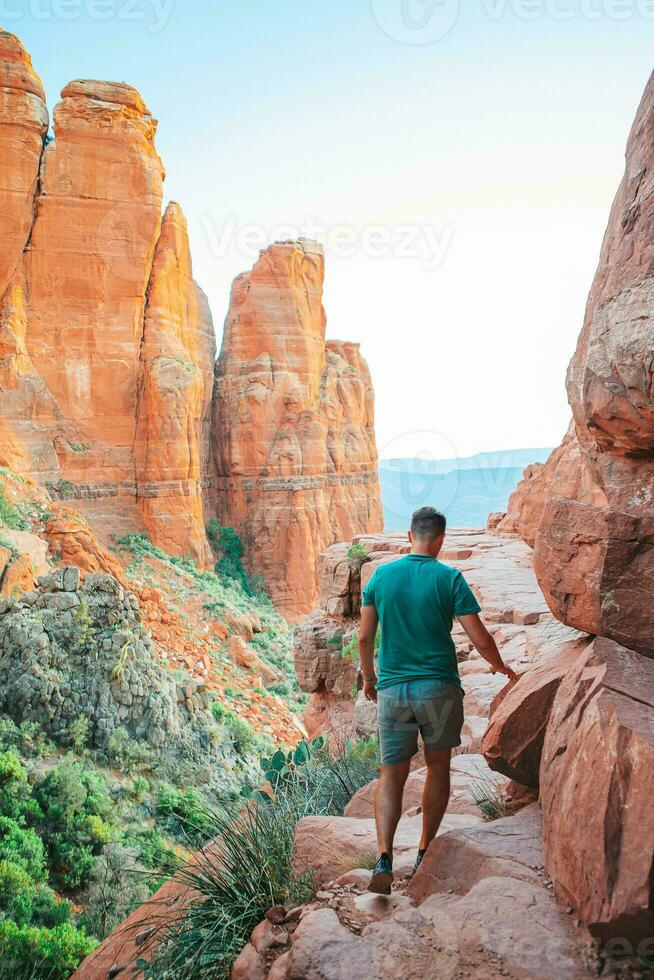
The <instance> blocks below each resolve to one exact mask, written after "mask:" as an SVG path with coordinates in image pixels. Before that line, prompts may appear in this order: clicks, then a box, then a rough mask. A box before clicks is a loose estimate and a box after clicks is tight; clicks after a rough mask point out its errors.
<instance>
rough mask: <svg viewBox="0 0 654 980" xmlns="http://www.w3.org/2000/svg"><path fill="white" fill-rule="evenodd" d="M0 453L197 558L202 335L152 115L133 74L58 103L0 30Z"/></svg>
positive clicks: (202, 310)
mask: <svg viewBox="0 0 654 980" xmlns="http://www.w3.org/2000/svg"><path fill="white" fill-rule="evenodd" d="M0 95H1V99H2V101H1V102H0V126H2V130H3V152H2V160H1V161H0V201H1V202H2V208H1V209H0V210H1V212H2V220H3V221H5V222H6V223H7V229H6V231H4V232H3V235H2V248H1V251H0V389H1V390H2V407H1V414H2V421H1V423H0V437H1V441H2V445H1V447H0V462H1V463H2V464H3V465H7V466H10V467H12V468H14V469H16V470H18V471H19V472H21V473H23V474H27V475H30V476H34V477H36V478H37V479H40V480H41V481H42V482H47V483H48V484H49V485H50V487H51V488H52V490H53V493H55V494H58V495H59V496H62V497H64V498H66V499H71V500H75V501H76V505H77V506H78V508H82V509H84V510H85V511H86V512H87V514H88V515H90V516H92V517H93V518H94V520H95V523H96V525H97V526H98V527H99V529H100V530H101V531H105V532H109V531H116V530H117V531H120V530H137V529H139V528H142V529H144V530H146V531H147V532H148V533H149V534H150V536H151V537H152V539H153V540H154V541H155V542H156V543H158V544H160V545H161V546H162V547H164V548H167V549H168V550H170V551H172V552H174V553H177V554H191V555H192V556H193V557H195V558H197V559H198V560H199V561H200V562H201V563H205V562H206V561H208V559H209V550H208V545H207V541H206V536H205V533H204V518H203V507H202V494H203V491H204V490H205V489H206V485H207V484H208V482H209V467H210V452H209V435H210V403H211V390H212V384H213V382H212V372H213V364H214V360H215V341H214V336H213V328H212V325H211V317H210V314H209V312H208V307H207V304H206V300H205V299H204V296H203V295H202V294H201V292H200V291H199V289H198V287H197V286H196V285H195V283H194V282H193V279H192V272H191V262H190V255H189V248H188V236H187V232H186V226H185V222H184V218H183V215H182V214H181V211H180V209H179V207H178V206H177V205H171V206H170V208H169V209H168V211H167V212H166V216H165V218H164V221H163V225H162V218H161V204H162V197H163V180H164V169H163V165H162V163H161V160H160V159H159V156H158V154H157V151H156V148H155V144H154V137H155V133H156V128H157V123H156V120H155V119H153V117H152V115H151V114H150V112H149V110H148V108H147V106H146V105H145V103H144V101H143V99H142V98H141V96H140V95H139V93H138V92H137V91H136V90H135V89H133V88H131V87H130V86H129V85H124V84H118V83H109V82H100V81H89V80H78V81H74V82H71V83H70V84H69V85H67V86H66V87H65V88H64V89H63V91H62V97H61V102H60V103H59V104H58V105H57V106H56V108H55V111H54V128H55V138H54V140H51V141H50V142H46V141H45V134H46V132H47V126H48V114H47V110H46V108H45V104H44V96H43V90H42V87H41V83H40V81H39V79H38V77H37V76H36V74H35V73H34V71H33V69H32V67H31V63H30V60H29V57H28V56H27V54H26V53H25V51H24V49H23V48H22V46H21V44H20V42H19V41H18V39H17V38H15V37H13V35H9V34H4V33H3V34H2V35H0Z"/></svg>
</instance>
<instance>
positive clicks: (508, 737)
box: [481, 638, 588, 788]
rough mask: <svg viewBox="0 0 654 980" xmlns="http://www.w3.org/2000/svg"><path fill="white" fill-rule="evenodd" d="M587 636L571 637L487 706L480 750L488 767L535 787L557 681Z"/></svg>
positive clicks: (585, 644)
mask: <svg viewBox="0 0 654 980" xmlns="http://www.w3.org/2000/svg"><path fill="white" fill-rule="evenodd" d="M587 644H588V640H587V639H585V638H583V639H579V640H570V641H569V642H568V643H564V644H563V646H562V647H561V649H560V650H559V651H558V652H557V653H555V654H554V655H553V656H551V657H546V658H545V659H544V660H541V661H539V662H538V663H537V664H536V665H535V666H534V667H532V668H531V669H530V670H528V671H526V672H525V673H524V674H523V675H522V676H521V677H520V680H519V681H518V683H517V684H516V685H515V687H513V688H511V689H507V688H504V689H503V690H502V691H501V692H500V693H499V694H498V695H497V697H496V698H495V700H494V701H493V703H492V704H491V707H490V720H489V725H488V728H487V729H486V733H485V735H484V737H483V739H482V742H481V751H482V753H483V754H484V756H485V758H486V761H487V763H488V765H489V766H490V767H491V769H494V770H496V771H497V772H501V773H503V774H504V775H505V776H509V777H510V778H511V779H515V780H516V781H517V782H519V783H521V784H522V785H523V786H531V787H534V788H537V787H538V773H539V768H540V759H541V752H542V749H543V739H544V738H545V730H546V728H547V723H548V720H549V715H550V709H551V707H552V702H553V701H554V697H555V695H556V692H557V690H558V688H559V684H560V683H561V681H562V679H563V678H564V677H565V675H566V673H567V671H568V670H570V668H571V667H572V665H573V664H574V663H575V661H576V660H577V658H578V657H579V654H580V653H581V651H582V650H583V649H584V648H585V647H586V646H587Z"/></svg>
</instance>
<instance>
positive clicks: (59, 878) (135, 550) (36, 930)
mask: <svg viewBox="0 0 654 980" xmlns="http://www.w3.org/2000/svg"><path fill="white" fill-rule="evenodd" d="M19 482H20V481H19V480H18V478H16V477H14V475H13V474H10V473H8V472H6V473H5V472H4V471H3V472H2V473H0V539H1V538H2V531H3V529H5V531H6V533H10V532H13V531H15V530H26V531H28V532H31V533H35V534H38V535H39V536H41V537H44V536H45V526H44V514H45V517H47V516H48V515H47V513H46V511H47V508H48V502H47V494H46V495H44V494H43V493H42V492H40V491H39V493H41V496H43V498H44V499H42V500H41V499H40V500H39V501H38V502H37V501H36V500H34V501H32V500H31V498H30V496H29V495H30V493H32V492H33V491H34V490H35V488H34V487H29V486H27V485H26V486H25V487H24V488H23V487H22V485H19ZM214 532H215V529H214ZM215 533H217V532H215ZM216 541H217V556H216V570H214V571H207V572H205V571H200V570H199V569H198V568H197V566H196V565H195V563H194V562H192V561H191V560H189V559H184V558H173V557H171V556H169V555H167V554H165V553H164V552H163V551H161V549H158V548H155V547H154V546H153V545H152V544H151V543H150V542H149V541H148V540H147V538H145V537H143V536H141V535H130V536H128V537H126V538H123V539H122V540H121V541H120V542H118V543H117V544H116V546H115V550H116V552H117V553H118V554H119V556H120V557H121V560H122V561H123V563H124V565H126V566H127V567H126V578H127V581H128V582H129V584H130V586H131V587H132V588H133V589H134V591H135V592H136V593H137V595H138V597H139V602H140V605H141V609H140V616H141V622H142V623H143V625H144V626H145V628H146V629H148V630H149V629H150V627H151V626H152V633H153V636H154V647H153V656H155V657H160V658H161V659H160V665H161V668H160V669H163V670H164V672H168V673H169V676H171V677H172V678H174V680H175V681H176V683H177V684H178V686H179V687H180V688H181V690H184V689H185V686H187V685H191V688H192V689H193V690H195V686H194V683H195V682H194V681H193V676H194V667H195V664H196V661H198V658H199V657H201V656H202V657H203V659H204V661H205V665H204V667H203V670H204V673H203V675H202V679H203V682H206V683H205V689H208V692H207V693H208V704H209V711H208V712H207V715H206V717H207V718H208V719H209V725H208V726H207V734H208V735H209V737H210V738H211V739H212V740H214V741H213V742H212V745H214V747H215V746H218V747H219V751H221V750H220V746H221V745H222V746H224V749H225V751H224V753H223V754H222V761H221V762H220V765H219V766H218V767H217V769H216V771H214V773H213V777H212V779H211V780H208V779H207V774H206V761H207V758H208V756H207V753H206V752H205V753H204V754H202V753H200V754H199V755H198V758H197V760H196V762H195V763H194V762H193V758H192V757H190V756H189V758H188V759H187V760H186V763H185V764H184V765H183V766H182V765H179V764H178V763H177V762H176V763H175V764H168V759H167V755H166V749H165V747H164V749H163V750H162V751H153V748H152V746H150V745H149V744H148V742H147V739H146V738H144V737H143V736H142V735H139V734H138V733H137V732H135V731H133V730H132V729H131V727H130V726H124V727H120V726H118V727H116V728H115V729H114V730H113V732H112V733H111V735H110V737H109V738H99V737H98V732H97V730H96V729H97V725H96V720H97V719H96V718H95V716H94V715H93V714H92V713H89V712H90V711H91V709H90V708H89V711H84V710H83V709H84V707H85V706H84V705H82V709H81V710H80V712H79V714H78V715H76V716H75V717H71V718H70V719H69V720H68V721H67V722H66V724H67V727H66V728H65V729H64V730H62V729H61V725H59V729H58V730H57V731H56V734H55V733H54V732H53V731H52V729H51V728H50V727H49V725H48V731H46V730H45V728H44V727H41V725H40V724H38V723H36V722H35V721H34V719H27V720H26V719H25V717H23V716H22V715H21V712H22V707H20V709H19V708H18V707H17V705H16V704H9V703H8V704H7V706H6V710H7V714H2V713H0V980H9V978H12V980H18V978H23V977H33V978H35V980H41V978H43V980H46V978H47V980H60V978H61V980H63V978H66V977H69V976H70V974H71V972H73V970H74V969H75V968H76V966H77V965H78V963H79V962H80V961H81V959H83V958H84V957H85V956H86V955H87V954H88V953H89V952H90V951H91V950H92V949H93V948H94V946H95V945H97V942H98V940H100V939H102V938H104V937H105V936H106V935H107V934H108V933H109V932H111V931H112V930H113V929H114V928H115V927H116V926H117V925H118V924H119V923H120V922H121V921H123V920H124V919H125V918H126V917H127V915H129V913H130V912H131V911H132V909H133V908H134V907H136V906H137V905H139V904H141V903H142V902H143V901H145V900H146V899H147V897H148V896H149V894H150V893H151V892H152V891H153V890H154V889H156V887H158V885H159V884H160V883H161V881H162V880H163V879H164V877H167V876H168V875H169V874H170V873H171V870H172V869H174V868H175V867H177V866H179V865H180V863H184V862H186V860H187V859H188V857H189V855H190V854H191V853H192V850H193V848H195V847H197V846H200V845H201V844H202V843H204V841H205V840H207V838H208V837H209V836H211V835H212V834H213V832H214V829H215V828H214V823H213V817H212V816H211V815H212V814H213V813H214V812H215V811H216V809H217V808H220V807H229V806H232V805H234V801H235V800H237V799H241V795H240V790H241V789H242V788H243V787H244V786H246V785H250V784H251V783H252V781H253V779H256V778H258V777H257V776H256V774H257V773H258V772H259V759H260V758H261V756H262V755H264V754H267V755H269V754H270V752H271V751H273V750H274V747H275V742H276V741H277V739H279V738H280V737H281V739H282V741H283V742H286V744H290V742H291V741H293V742H295V740H296V739H297V738H299V737H300V734H299V731H298V730H297V728H295V727H294V725H293V724H292V717H293V716H292V710H299V709H301V706H302V701H303V697H302V695H300V692H299V690H298V688H297V684H296V682H295V679H294V672H293V669H292V658H291V640H292V633H291V631H290V629H289V628H288V627H287V625H286V623H285V621H284V620H283V619H282V617H281V616H279V614H278V613H277V612H276V611H275V609H274V608H273V606H272V604H271V603H270V601H269V599H268V597H267V596H266V595H265V594H263V593H262V592H261V590H260V588H259V586H258V584H257V583H256V582H254V581H252V580H250V579H248V578H247V575H246V574H245V571H244V569H243V566H242V563H241V561H240V543H239V542H238V539H237V538H236V536H235V535H234V533H233V532H231V531H230V529H220V533H219V534H218V536H217V538H216ZM51 560H52V561H55V560H56V559H54V558H53V559H51ZM53 567H55V568H56V567H57V566H56V565H55V566H53ZM142 591H143V594H144V595H147V596H148V598H147V599H145V600H144V599H143V598H142V597H141V595H142ZM62 595H63V594H62ZM79 596H80V597H81V601H80V603H79V606H78V608H77V609H76V610H75V611H70V612H68V613H67V615H68V619H70V622H68V620H66V623H65V624H63V626H65V629H64V628H63V626H62V622H61V618H62V615H63V614H64V613H63V611H62V612H61V613H60V611H59V610H58V608H57V605H58V601H57V600H56V598H55V599H52V596H45V597H44V598H45V599H46V600H47V601H46V602H45V605H44V604H43V603H42V602H39V604H38V606H35V607H34V610H33V612H32V611H31V607H29V606H28V607H24V611H21V609H22V608H23V607H20V606H17V605H16V604H15V603H14V604H13V605H12V603H5V605H4V607H3V611H4V613H5V614H7V612H8V613H9V618H8V620H7V623H8V621H9V619H10V620H11V621H12V623H13V624H14V625H13V626H12V627H11V628H12V629H16V628H18V629H20V628H21V624H23V622H24V623H25V624H27V625H30V624H32V620H34V623H36V620H37V619H39V617H43V616H45V618H48V617H50V620H49V622H48V623H45V619H44V629H45V630H46V634H47V636H48V642H49V644H50V648H49V649H50V654H51V655H52V656H53V657H54V659H55V660H57V658H59V660H60V661H61V665H62V667H63V668H64V674H62V677H63V676H64V675H67V673H69V672H70V666H71V664H72V663H73V660H74V659H75V658H76V657H77V658H78V659H79V658H80V657H86V658H87V661H88V664H89V668H90V669H91V670H93V669H96V667H97V665H98V664H99V665H100V667H97V669H100V668H101V665H102V655H101V653H100V649H99V647H100V646H102V644H103V643H105V642H108V640H111V639H112V637H113V634H112V629H114V630H120V628H121V624H120V623H116V625H115V627H110V628H109V631H108V632H107V628H106V627H104V626H102V628H100V626H99V624H98V622H96V621H95V620H94V615H95V613H94V608H93V604H92V603H91V605H90V607H89V603H87V602H85V596H84V594H83V593H81V592H80V593H79ZM51 600H52V601H51ZM107 601H109V600H107ZM1 602H2V598H1V597H0V603H1ZM62 605H66V604H62ZM82 606H84V608H82ZM89 608H90V614H89ZM121 615H122V613H121ZM96 618H97V616H96ZM137 618H138V613H137ZM0 620H1V617H0ZM46 627H47V628H46ZM248 629H249V630H250V634H248V633H247V630H248ZM239 630H241V631H242V632H243V633H245V635H246V637H247V640H248V643H247V646H248V648H252V649H254V650H256V653H257V656H258V657H259V658H260V660H261V662H262V663H264V664H267V665H269V666H270V668H271V672H272V671H275V672H276V674H277V675H278V676H279V678H280V679H279V680H278V681H276V682H275V683H274V685H273V683H271V686H270V689H268V688H266V687H265V686H264V683H263V681H262V680H261V679H260V678H259V679H257V677H256V676H254V675H253V672H252V671H251V670H247V669H244V668H242V667H240V666H238V665H237V664H235V662H234V660H233V657H232V656H231V653H230V650H229V648H228V640H229V638H230V637H231V636H232V635H234V633H235V631H239ZM5 632H6V629H5ZM23 638H24V635H23ZM2 644H3V640H2V638H1V637H0V648H2ZM96 647H98V650H97V651H96ZM96 654H97V655H96ZM51 658H52V657H51ZM69 661H70V663H69ZM93 665H96V667H94V666H93ZM126 666H127V667H128V668H130V664H129V663H126ZM52 667H54V661H53V664H52ZM48 669H50V668H48ZM75 669H76V668H75ZM84 673H85V676H86V674H87V672H86V671H85V672H84ZM35 679H36V678H35ZM120 679H121V678H118V677H117V676H114V675H112V677H111V678H108V680H109V681H110V682H112V683H116V682H117V681H120ZM195 679H196V680H197V679H198V678H197V676H196V678H195ZM55 680H56V678H55ZM273 686H274V690H272V688H273ZM39 710H40V709H39ZM10 715H11V717H10ZM58 717H59V713H58ZM43 721H44V724H45V723H46V722H47V719H45V718H44V719H43ZM194 728H197V725H194ZM198 730H199V729H198ZM191 741H192V740H191V739H189V743H190V742H191ZM214 743H215V744H214ZM213 754H215V753H214V752H213V749H212V757H213ZM171 762H172V757H171Z"/></svg>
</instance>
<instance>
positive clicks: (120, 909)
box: [80, 844, 150, 939]
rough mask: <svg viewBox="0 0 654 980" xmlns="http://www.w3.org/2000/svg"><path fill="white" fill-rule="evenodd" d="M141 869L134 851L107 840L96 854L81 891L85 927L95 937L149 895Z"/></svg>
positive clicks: (116, 923) (118, 920)
mask: <svg viewBox="0 0 654 980" xmlns="http://www.w3.org/2000/svg"><path fill="white" fill-rule="evenodd" d="M149 894H150V892H149V888H148V886H147V883H146V879H145V869H144V868H143V866H142V865H140V864H139V863H138V860H137V854H136V851H135V850H133V849H131V848H127V847H123V845H122V844H109V845H108V846H107V847H105V848H104V850H103V851H102V854H101V855H100V857H99V858H98V860H97V862H96V865H95V867H94V869H93V872H92V874H91V876H90V879H89V884H88V887H87V889H86V891H85V893H84V895H83V899H84V903H85V905H86V906H87V908H86V911H85V912H84V914H83V915H82V917H81V920H80V922H81V924H82V925H83V926H84V928H85V930H86V931H87V932H89V933H91V934H92V935H94V936H97V937H98V938H99V939H104V938H105V936H108V935H109V933H110V932H112V931H113V930H114V929H115V928H116V926H118V925H120V923H121V922H123V921H124V920H125V919H126V918H127V916H128V915H129V914H130V913H131V912H133V911H134V909H135V908H137V906H139V905H141V904H142V903H143V902H145V901H146V900H147V899H148V897H149Z"/></svg>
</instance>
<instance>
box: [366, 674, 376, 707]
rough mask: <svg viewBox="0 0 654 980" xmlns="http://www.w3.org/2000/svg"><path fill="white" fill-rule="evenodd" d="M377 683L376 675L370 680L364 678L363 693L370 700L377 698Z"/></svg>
mask: <svg viewBox="0 0 654 980" xmlns="http://www.w3.org/2000/svg"><path fill="white" fill-rule="evenodd" d="M376 684H377V678H376V677H373V678H371V679H370V680H368V681H366V680H364V682H363V693H364V695H365V696H366V699H367V700H368V701H376V700H377V688H376V686H375V685H376Z"/></svg>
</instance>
